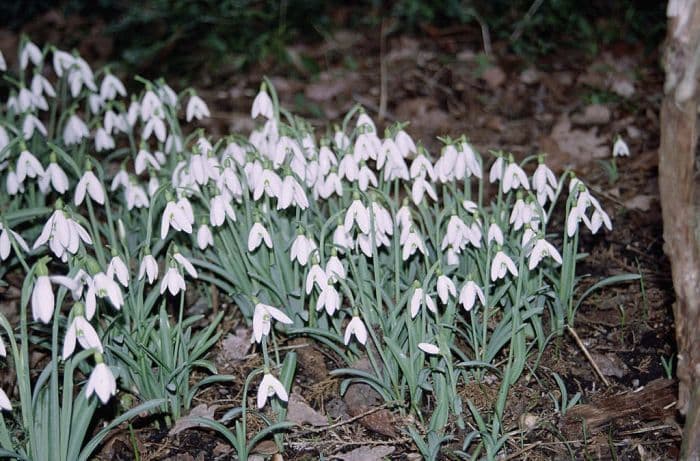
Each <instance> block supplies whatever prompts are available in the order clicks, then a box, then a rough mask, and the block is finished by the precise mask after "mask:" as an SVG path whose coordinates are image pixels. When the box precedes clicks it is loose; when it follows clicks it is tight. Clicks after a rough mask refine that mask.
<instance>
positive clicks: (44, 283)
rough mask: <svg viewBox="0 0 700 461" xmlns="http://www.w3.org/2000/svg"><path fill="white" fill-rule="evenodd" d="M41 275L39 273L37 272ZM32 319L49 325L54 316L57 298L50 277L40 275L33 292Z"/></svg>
mask: <svg viewBox="0 0 700 461" xmlns="http://www.w3.org/2000/svg"><path fill="white" fill-rule="evenodd" d="M37 273H39V271H37ZM31 301H32V318H33V319H34V320H35V321H37V320H40V321H41V322H43V323H49V322H50V321H51V317H52V316H53V311H54V307H55V298H54V294H53V289H52V288H51V279H49V276H48V275H38V276H37V278H36V281H35V282H34V289H33V290H32V300H31Z"/></svg>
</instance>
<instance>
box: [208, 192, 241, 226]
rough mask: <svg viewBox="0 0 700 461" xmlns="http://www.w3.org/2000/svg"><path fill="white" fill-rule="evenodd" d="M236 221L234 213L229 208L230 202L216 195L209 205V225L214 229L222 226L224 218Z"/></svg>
mask: <svg viewBox="0 0 700 461" xmlns="http://www.w3.org/2000/svg"><path fill="white" fill-rule="evenodd" d="M227 216H228V217H229V219H231V220H232V221H235V220H236V212H235V211H234V210H233V207H232V206H231V200H230V199H229V198H228V197H226V196H225V195H223V194H220V195H216V196H215V197H213V198H212V199H211V202H210V203H209V223H210V224H211V225H212V226H214V227H219V226H221V225H223V224H224V221H225V220H226V217H227Z"/></svg>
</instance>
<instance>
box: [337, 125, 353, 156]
mask: <svg viewBox="0 0 700 461" xmlns="http://www.w3.org/2000/svg"><path fill="white" fill-rule="evenodd" d="M333 144H335V147H336V148H337V149H338V150H339V151H341V152H344V151H346V150H347V149H348V147H350V138H348V135H346V134H345V133H344V132H343V131H340V130H339V129H338V127H336V130H335V133H333Z"/></svg>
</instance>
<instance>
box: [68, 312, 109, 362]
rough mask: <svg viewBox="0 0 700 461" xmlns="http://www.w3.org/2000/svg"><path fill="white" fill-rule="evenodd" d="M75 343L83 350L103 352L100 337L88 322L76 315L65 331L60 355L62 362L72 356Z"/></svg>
mask: <svg viewBox="0 0 700 461" xmlns="http://www.w3.org/2000/svg"><path fill="white" fill-rule="evenodd" d="M76 341H77V342H78V343H79V344H80V347H82V348H83V349H85V350H89V349H95V350H96V351H98V352H100V353H102V352H104V350H103V349H102V341H100V337H99V336H98V335H97V332H96V331H95V329H94V328H93V327H92V325H91V324H90V322H88V321H87V319H86V318H85V317H83V316H82V314H81V315H76V316H75V317H74V318H73V321H72V322H71V324H70V326H68V329H67V330H66V335H65V337H64V338H63V352H62V354H61V356H62V357H63V360H67V359H68V358H69V357H70V356H71V355H73V352H75V344H76Z"/></svg>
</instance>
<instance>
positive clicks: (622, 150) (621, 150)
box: [612, 136, 630, 157]
mask: <svg viewBox="0 0 700 461" xmlns="http://www.w3.org/2000/svg"><path fill="white" fill-rule="evenodd" d="M612 155H613V157H629V156H630V148H629V147H627V143H626V142H625V141H624V140H623V139H622V138H621V137H619V136H618V137H617V139H616V140H615V144H614V145H613V151H612Z"/></svg>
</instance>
